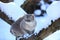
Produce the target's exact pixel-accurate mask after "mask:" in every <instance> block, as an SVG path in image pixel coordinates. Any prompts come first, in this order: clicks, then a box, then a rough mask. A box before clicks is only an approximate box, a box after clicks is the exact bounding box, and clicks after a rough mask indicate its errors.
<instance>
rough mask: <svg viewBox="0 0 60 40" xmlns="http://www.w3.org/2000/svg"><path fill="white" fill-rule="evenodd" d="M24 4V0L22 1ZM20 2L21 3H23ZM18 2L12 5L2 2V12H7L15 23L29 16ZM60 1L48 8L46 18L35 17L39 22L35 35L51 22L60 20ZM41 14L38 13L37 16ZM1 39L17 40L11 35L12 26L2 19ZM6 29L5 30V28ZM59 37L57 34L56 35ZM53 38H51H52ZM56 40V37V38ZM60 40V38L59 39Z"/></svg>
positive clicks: (0, 20) (0, 5) (0, 25)
mask: <svg viewBox="0 0 60 40" xmlns="http://www.w3.org/2000/svg"><path fill="white" fill-rule="evenodd" d="M21 1H23V2H24V0H21ZM21 1H20V2H21ZM18 2H19V0H18V1H16V0H15V1H14V2H10V3H2V2H0V8H1V11H3V12H5V13H6V15H8V17H12V19H13V20H14V21H16V20H18V18H20V17H22V16H24V15H25V14H27V13H26V12H25V11H24V10H23V9H22V8H21V7H20V6H19V5H21V4H22V3H23V2H22V3H21V4H20V2H19V3H18ZM59 5H60V1H55V2H53V3H52V4H51V5H50V6H49V7H48V8H47V10H46V11H47V14H44V16H41V17H35V20H36V22H37V25H36V28H35V31H34V33H37V34H38V33H39V31H40V30H42V29H43V28H47V27H48V26H49V25H50V24H51V20H53V21H55V20H57V19H58V18H60V11H59V10H60V9H59V8H60V6H59ZM37 13H39V12H36V14H37ZM0 27H1V28H0V33H1V34H0V35H1V36H0V39H1V40H8V39H9V40H15V37H14V36H13V35H12V34H11V33H10V27H11V25H9V24H7V23H6V22H5V21H3V20H2V19H0ZM4 27H5V28H4ZM59 33H60V32H59ZM55 35H57V34H55ZM52 37H53V36H52ZM50 38H51V37H50ZM54 38H55V37H54ZM58 38H60V37H58ZM47 39H48V40H50V39H49V38H46V39H44V40H47ZM56 40H58V39H56Z"/></svg>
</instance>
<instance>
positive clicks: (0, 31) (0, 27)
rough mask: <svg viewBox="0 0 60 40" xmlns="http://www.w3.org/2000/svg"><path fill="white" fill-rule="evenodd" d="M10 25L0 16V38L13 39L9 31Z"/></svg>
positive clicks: (4, 39)
mask: <svg viewBox="0 0 60 40" xmlns="http://www.w3.org/2000/svg"><path fill="white" fill-rule="evenodd" d="M10 27H11V26H10V25H9V24H7V23H6V22H5V21H4V20H2V19H1V18H0V40H15V37H14V36H13V35H12V34H11V33H10Z"/></svg>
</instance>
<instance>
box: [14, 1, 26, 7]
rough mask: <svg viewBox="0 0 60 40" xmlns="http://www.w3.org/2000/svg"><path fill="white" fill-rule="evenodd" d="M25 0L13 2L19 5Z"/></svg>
mask: <svg viewBox="0 0 60 40" xmlns="http://www.w3.org/2000/svg"><path fill="white" fill-rule="evenodd" d="M24 1H25V0H14V2H15V3H17V4H18V5H19V6H21V5H22V4H23V3H24Z"/></svg>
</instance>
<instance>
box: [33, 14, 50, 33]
mask: <svg viewBox="0 0 60 40" xmlns="http://www.w3.org/2000/svg"><path fill="white" fill-rule="evenodd" d="M35 20H36V21H37V25H36V28H35V32H34V33H37V34H38V33H39V32H40V30H42V29H43V28H47V27H48V26H49V25H50V24H51V19H50V18H49V17H48V15H47V14H45V15H44V17H36V18H35Z"/></svg>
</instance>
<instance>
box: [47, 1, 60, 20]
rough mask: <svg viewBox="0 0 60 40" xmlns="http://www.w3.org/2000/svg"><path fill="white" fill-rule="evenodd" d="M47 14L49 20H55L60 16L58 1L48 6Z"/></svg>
mask: <svg viewBox="0 0 60 40" xmlns="http://www.w3.org/2000/svg"><path fill="white" fill-rule="evenodd" d="M46 11H47V14H48V16H49V17H51V20H53V21H55V20H57V19H58V18H60V1H54V2H53V3H52V4H51V5H50V6H49V7H48V8H47V10H46Z"/></svg>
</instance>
